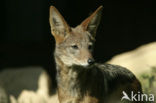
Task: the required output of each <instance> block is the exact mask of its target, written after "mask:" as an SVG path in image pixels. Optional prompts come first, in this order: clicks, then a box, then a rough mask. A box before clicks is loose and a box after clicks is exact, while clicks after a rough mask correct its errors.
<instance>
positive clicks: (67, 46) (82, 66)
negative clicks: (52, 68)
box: [49, 6, 142, 103]
mask: <svg viewBox="0 0 156 103" xmlns="http://www.w3.org/2000/svg"><path fill="white" fill-rule="evenodd" d="M102 8H103V7H102V6H100V7H99V8H98V9H97V10H96V11H95V12H93V14H91V15H90V16H89V17H88V18H87V19H86V20H84V21H83V22H82V23H81V24H80V25H78V26H77V27H75V28H72V27H69V25H68V24H67V23H66V21H65V20H64V18H63V16H61V14H60V13H59V11H58V10H57V9H56V8H55V7H54V6H51V7H50V18H49V20H50V26H51V33H52V35H53V36H54V38H55V41H56V45H55V52H54V57H55V61H56V68H57V82H58V98H59V101H60V103H120V102H122V101H121V98H122V96H123V95H122V93H123V91H124V92H126V93H127V94H128V95H130V93H131V91H133V92H135V93H137V92H142V89H141V85H140V82H139V81H138V80H137V78H136V77H135V76H134V75H133V74H132V73H131V72H130V71H129V70H127V69H126V68H124V67H121V66H117V65H111V64H99V63H95V61H94V59H93V56H92V52H93V44H94V42H95V34H96V30H97V27H98V25H99V23H100V19H101V14H102ZM139 103H140V102H139Z"/></svg>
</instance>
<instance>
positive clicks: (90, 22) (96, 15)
mask: <svg viewBox="0 0 156 103" xmlns="http://www.w3.org/2000/svg"><path fill="white" fill-rule="evenodd" d="M102 8H103V6H100V7H99V8H97V9H96V11H94V12H93V13H92V14H91V15H90V16H89V17H88V18H87V19H85V20H84V21H83V22H82V23H81V26H82V28H83V29H84V30H86V31H88V32H90V33H91V34H92V35H93V37H95V35H96V30H97V28H98V25H99V23H100V19H101V15H102Z"/></svg>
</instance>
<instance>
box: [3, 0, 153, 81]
mask: <svg viewBox="0 0 156 103" xmlns="http://www.w3.org/2000/svg"><path fill="white" fill-rule="evenodd" d="M50 5H54V6H56V8H57V9H58V10H59V11H60V12H61V14H62V15H63V17H64V18H65V20H66V21H67V22H68V24H69V25H70V26H72V27H75V26H76V25H78V24H79V23H81V21H83V20H84V19H85V18H86V17H88V15H89V14H90V13H92V12H93V11H94V10H95V9H96V8H97V7H99V6H100V5H103V6H104V10H103V16H102V21H101V24H100V26H99V28H98V31H97V36H96V44H95V45H96V49H95V53H94V57H95V59H96V60H97V61H101V62H105V61H107V60H109V59H111V57H112V56H114V55H116V54H119V53H123V52H126V51H129V50H132V49H135V48H136V47H138V46H140V45H143V44H146V43H150V42H153V41H156V29H155V28H156V12H155V11H156V6H155V4H154V2H152V0H51V1H50V0H49V1H48V0H5V1H4V5H3V9H2V10H3V13H4V15H2V23H1V26H2V31H1V33H0V70H3V69H5V68H9V67H11V68H17V67H26V66H41V67H43V68H45V69H46V70H47V71H48V73H49V74H50V75H51V78H52V79H53V81H55V73H56V71H55V65H54V61H53V50H54V43H55V42H54V39H53V37H52V35H51V33H50V26H49V6H50ZM54 84H55V82H54Z"/></svg>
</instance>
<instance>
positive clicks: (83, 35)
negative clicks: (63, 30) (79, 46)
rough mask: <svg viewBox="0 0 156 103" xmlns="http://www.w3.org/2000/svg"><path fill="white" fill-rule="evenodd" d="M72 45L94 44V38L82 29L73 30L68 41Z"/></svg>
mask: <svg viewBox="0 0 156 103" xmlns="http://www.w3.org/2000/svg"><path fill="white" fill-rule="evenodd" d="M67 40H68V41H70V42H71V43H86V42H93V41H94V38H93V37H92V36H91V34H90V33H89V32H87V31H84V30H82V29H81V28H80V27H76V28H72V31H71V33H70V36H69V37H68V39H67Z"/></svg>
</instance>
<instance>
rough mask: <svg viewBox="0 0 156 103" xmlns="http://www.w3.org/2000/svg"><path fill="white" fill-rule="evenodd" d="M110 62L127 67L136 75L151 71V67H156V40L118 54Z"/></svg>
mask: <svg viewBox="0 0 156 103" xmlns="http://www.w3.org/2000/svg"><path fill="white" fill-rule="evenodd" d="M108 63H111V64H117V65H121V66H123V67H126V68H128V69H130V70H131V71H132V72H133V73H134V74H136V75H138V74H140V73H143V72H146V71H149V68H151V67H156V42H153V43H149V44H146V45H143V46H141V47H138V48H137V49H135V50H132V51H129V52H126V53H122V54H119V55H116V56H114V57H113V58H112V59H111V60H110V61H108Z"/></svg>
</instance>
